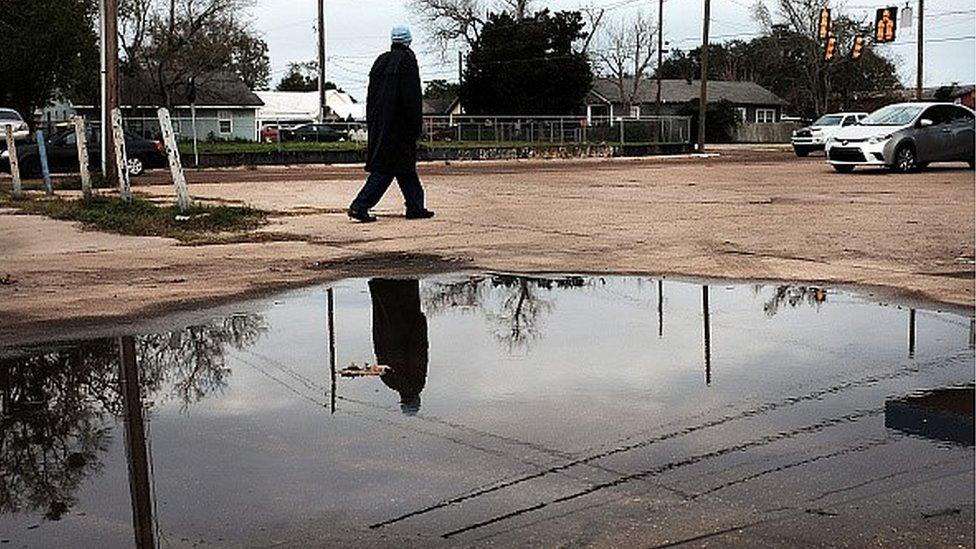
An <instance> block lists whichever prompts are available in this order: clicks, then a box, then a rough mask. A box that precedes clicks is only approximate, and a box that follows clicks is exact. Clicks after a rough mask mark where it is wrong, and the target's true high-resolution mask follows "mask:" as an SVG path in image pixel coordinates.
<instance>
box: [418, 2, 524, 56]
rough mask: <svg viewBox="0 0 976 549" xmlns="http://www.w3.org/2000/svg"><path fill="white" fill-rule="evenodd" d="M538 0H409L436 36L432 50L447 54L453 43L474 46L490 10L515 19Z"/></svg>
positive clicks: (425, 27) (521, 16) (521, 17)
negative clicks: (505, 13)
mask: <svg viewBox="0 0 976 549" xmlns="http://www.w3.org/2000/svg"><path fill="white" fill-rule="evenodd" d="M536 2H537V0H410V2H409V7H410V10H411V11H412V12H413V13H414V15H415V16H416V17H417V19H418V20H419V22H420V24H421V26H422V27H423V28H424V30H426V31H427V34H428V35H429V36H430V37H432V39H433V42H434V43H433V49H435V50H439V51H441V52H442V53H446V52H447V50H448V49H449V48H450V47H451V46H456V45H459V44H460V45H464V46H469V47H470V46H471V45H472V44H474V43H475V41H477V40H478V34H479V33H480V32H481V27H482V26H484V24H485V19H486V16H487V13H488V12H489V11H490V10H491V9H496V10H501V11H507V12H508V13H511V14H512V15H513V16H514V17H515V18H516V19H523V18H525V17H526V16H528V15H529V14H530V11H531V9H532V6H533V4H535V3H536Z"/></svg>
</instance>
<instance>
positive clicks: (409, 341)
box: [369, 278, 428, 415]
mask: <svg viewBox="0 0 976 549" xmlns="http://www.w3.org/2000/svg"><path fill="white" fill-rule="evenodd" d="M369 295H370V298H371V299H372V302H373V350H374V352H375V353H376V363H377V364H382V365H384V366H389V367H390V368H391V370H390V371H388V372H387V373H385V374H383V375H382V377H381V378H380V379H382V380H383V383H385V384H386V385H387V386H388V387H389V388H391V389H393V390H394V391H396V392H398V393H400V409H401V410H403V413H404V414H407V415H414V414H416V413H417V412H418V411H419V410H420V392H421V391H423V390H424V384H425V383H426V381H427V362H428V344H427V317H426V316H424V313H423V312H421V310H420V282H419V281H417V280H388V279H382V278H374V279H372V280H370V281H369Z"/></svg>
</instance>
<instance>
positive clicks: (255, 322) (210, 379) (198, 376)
mask: <svg viewBox="0 0 976 549" xmlns="http://www.w3.org/2000/svg"><path fill="white" fill-rule="evenodd" d="M266 329H267V328H266V326H265V324H264V319H263V318H262V317H260V316H257V315H235V316H231V317H227V318H225V319H222V320H218V321H214V322H212V323H211V324H207V325H202V326H191V327H189V328H186V329H183V330H178V331H174V332H169V333H164V334H153V335H147V336H142V337H139V338H137V339H136V345H137V346H136V349H137V350H136V356H137V357H138V360H139V370H140V374H141V378H142V387H143V395H147V396H148V395H149V394H151V393H158V392H159V391H160V388H163V387H169V388H170V389H169V391H168V393H167V394H163V395H161V399H162V400H163V401H165V400H167V399H168V398H175V399H177V400H178V401H179V402H180V403H181V404H182V405H183V407H184V409H185V408H186V406H188V405H190V404H193V403H194V402H197V401H199V400H200V399H202V398H204V397H205V396H207V395H208V394H210V393H213V392H215V391H218V390H223V389H224V388H225V387H226V386H227V377H228V376H229V375H230V368H228V367H226V366H225V364H224V352H225V350H226V349H228V348H234V349H243V348H245V347H248V346H250V345H252V344H253V343H254V342H255V341H257V339H258V337H259V336H260V335H261V334H262V333H263V332H264V331H265V330H266Z"/></svg>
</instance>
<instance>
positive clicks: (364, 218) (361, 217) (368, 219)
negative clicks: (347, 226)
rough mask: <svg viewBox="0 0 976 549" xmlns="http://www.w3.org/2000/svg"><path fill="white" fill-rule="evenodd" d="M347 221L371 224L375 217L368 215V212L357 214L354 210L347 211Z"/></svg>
mask: <svg viewBox="0 0 976 549" xmlns="http://www.w3.org/2000/svg"><path fill="white" fill-rule="evenodd" d="M349 219H355V220H356V221H358V222H360V223H372V222H374V221H376V216H375V215H370V214H369V212H357V211H356V210H349Z"/></svg>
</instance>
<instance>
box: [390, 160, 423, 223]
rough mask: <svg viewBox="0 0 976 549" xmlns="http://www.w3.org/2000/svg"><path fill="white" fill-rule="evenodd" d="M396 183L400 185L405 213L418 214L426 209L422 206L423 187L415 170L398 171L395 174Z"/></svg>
mask: <svg viewBox="0 0 976 549" xmlns="http://www.w3.org/2000/svg"><path fill="white" fill-rule="evenodd" d="M396 180H397V184H398V185H400V192H401V193H403V202H404V204H405V205H406V208H407V215H408V216H410V215H411V214H420V213H423V212H426V211H427V208H425V207H424V187H423V185H422V184H421V183H420V177H419V176H418V175H417V171H416V170H414V171H411V172H406V173H398V174H397V175H396Z"/></svg>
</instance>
